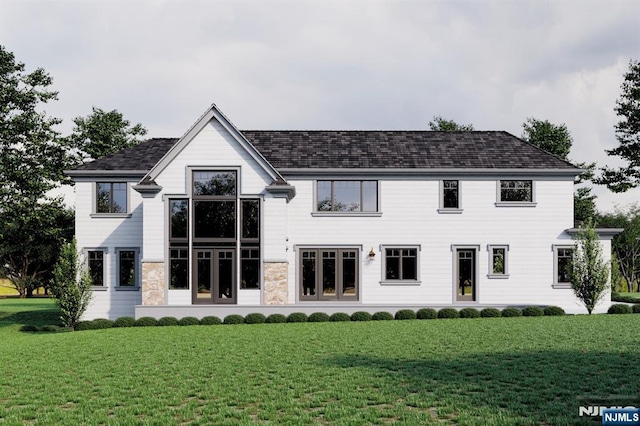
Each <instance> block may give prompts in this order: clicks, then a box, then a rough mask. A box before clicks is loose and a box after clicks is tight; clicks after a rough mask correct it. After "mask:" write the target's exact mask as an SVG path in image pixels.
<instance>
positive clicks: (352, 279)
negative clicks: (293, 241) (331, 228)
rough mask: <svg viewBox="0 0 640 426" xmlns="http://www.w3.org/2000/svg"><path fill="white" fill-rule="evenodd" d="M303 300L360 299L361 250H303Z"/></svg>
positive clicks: (300, 266) (301, 266)
mask: <svg viewBox="0 0 640 426" xmlns="http://www.w3.org/2000/svg"><path fill="white" fill-rule="evenodd" d="M299 256H300V258H301V261H300V262H299V269H300V274H299V286H300V300H357V299H358V282H359V250H357V249H347V248H343V249H329V248H327V249H322V248H320V249H300V253H299Z"/></svg>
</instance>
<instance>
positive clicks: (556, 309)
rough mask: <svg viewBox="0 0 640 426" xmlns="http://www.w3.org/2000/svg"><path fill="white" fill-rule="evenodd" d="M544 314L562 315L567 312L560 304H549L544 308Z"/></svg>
mask: <svg viewBox="0 0 640 426" xmlns="http://www.w3.org/2000/svg"><path fill="white" fill-rule="evenodd" d="M544 314H545V315H546V316H548V317H561V316H563V315H564V314H565V312H564V309H562V308H561V307H560V306H547V307H546V308H544Z"/></svg>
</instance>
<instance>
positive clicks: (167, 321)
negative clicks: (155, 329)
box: [158, 317, 178, 327]
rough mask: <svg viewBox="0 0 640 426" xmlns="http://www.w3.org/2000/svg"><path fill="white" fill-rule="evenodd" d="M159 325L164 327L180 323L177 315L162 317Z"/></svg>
mask: <svg viewBox="0 0 640 426" xmlns="http://www.w3.org/2000/svg"><path fill="white" fill-rule="evenodd" d="M158 325H159V326H162V327H166V326H172V325H178V318H176V317H162V318H160V319H159V320H158Z"/></svg>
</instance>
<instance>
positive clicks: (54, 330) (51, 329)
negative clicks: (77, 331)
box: [40, 324, 60, 333]
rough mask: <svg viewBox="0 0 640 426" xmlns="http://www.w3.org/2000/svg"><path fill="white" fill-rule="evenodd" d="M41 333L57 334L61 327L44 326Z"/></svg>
mask: <svg viewBox="0 0 640 426" xmlns="http://www.w3.org/2000/svg"><path fill="white" fill-rule="evenodd" d="M40 331H45V332H47V333H57V332H58V331H60V327H58V326H57V325H51V324H50V325H43V326H42V328H41V329H40Z"/></svg>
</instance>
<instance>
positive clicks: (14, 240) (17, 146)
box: [0, 46, 73, 297]
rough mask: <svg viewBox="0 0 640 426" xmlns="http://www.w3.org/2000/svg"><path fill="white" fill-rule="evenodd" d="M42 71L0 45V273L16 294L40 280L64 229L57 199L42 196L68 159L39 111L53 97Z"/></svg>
mask: <svg viewBox="0 0 640 426" xmlns="http://www.w3.org/2000/svg"><path fill="white" fill-rule="evenodd" d="M51 84H52V79H51V77H49V75H48V74H47V73H46V72H45V71H44V70H43V69H42V68H38V69H36V70H35V71H33V72H31V73H27V72H25V65H24V64H22V63H20V62H17V61H16V59H15V56H14V55H13V53H11V52H8V51H7V50H6V49H5V48H4V47H3V46H0V100H1V101H0V214H1V215H2V220H1V221H0V276H5V277H7V278H8V279H9V280H10V281H11V283H12V284H13V285H14V286H15V287H16V289H17V290H18V291H19V292H20V295H21V296H22V297H24V296H26V295H27V294H29V292H30V290H31V289H33V287H34V286H37V284H38V283H41V282H42V280H43V278H44V277H45V276H46V274H47V273H50V269H51V265H52V263H53V262H55V260H53V261H52V259H55V258H56V257H57V249H58V247H59V243H60V241H62V240H63V239H64V235H65V233H66V232H67V231H68V228H67V222H66V221H65V220H63V219H61V218H62V217H63V216H64V210H63V207H62V203H61V200H60V199H53V198H49V197H47V196H46V193H47V192H48V191H49V190H51V189H53V188H55V187H56V186H58V185H59V184H60V182H63V181H65V182H66V181H67V179H66V178H65V176H64V175H63V170H65V169H66V168H68V167H70V166H71V165H72V164H73V163H72V160H71V157H70V156H69V154H68V153H69V149H70V147H69V145H68V141H66V140H65V139H63V138H60V137H59V134H58V132H57V131H56V130H55V129H54V127H55V126H56V125H57V124H59V123H60V120H59V119H57V118H51V117H48V116H47V115H46V113H45V112H41V110H42V107H43V105H44V104H46V103H47V102H49V101H51V100H55V99H57V92H53V91H50V90H49V86H50V85H51Z"/></svg>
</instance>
